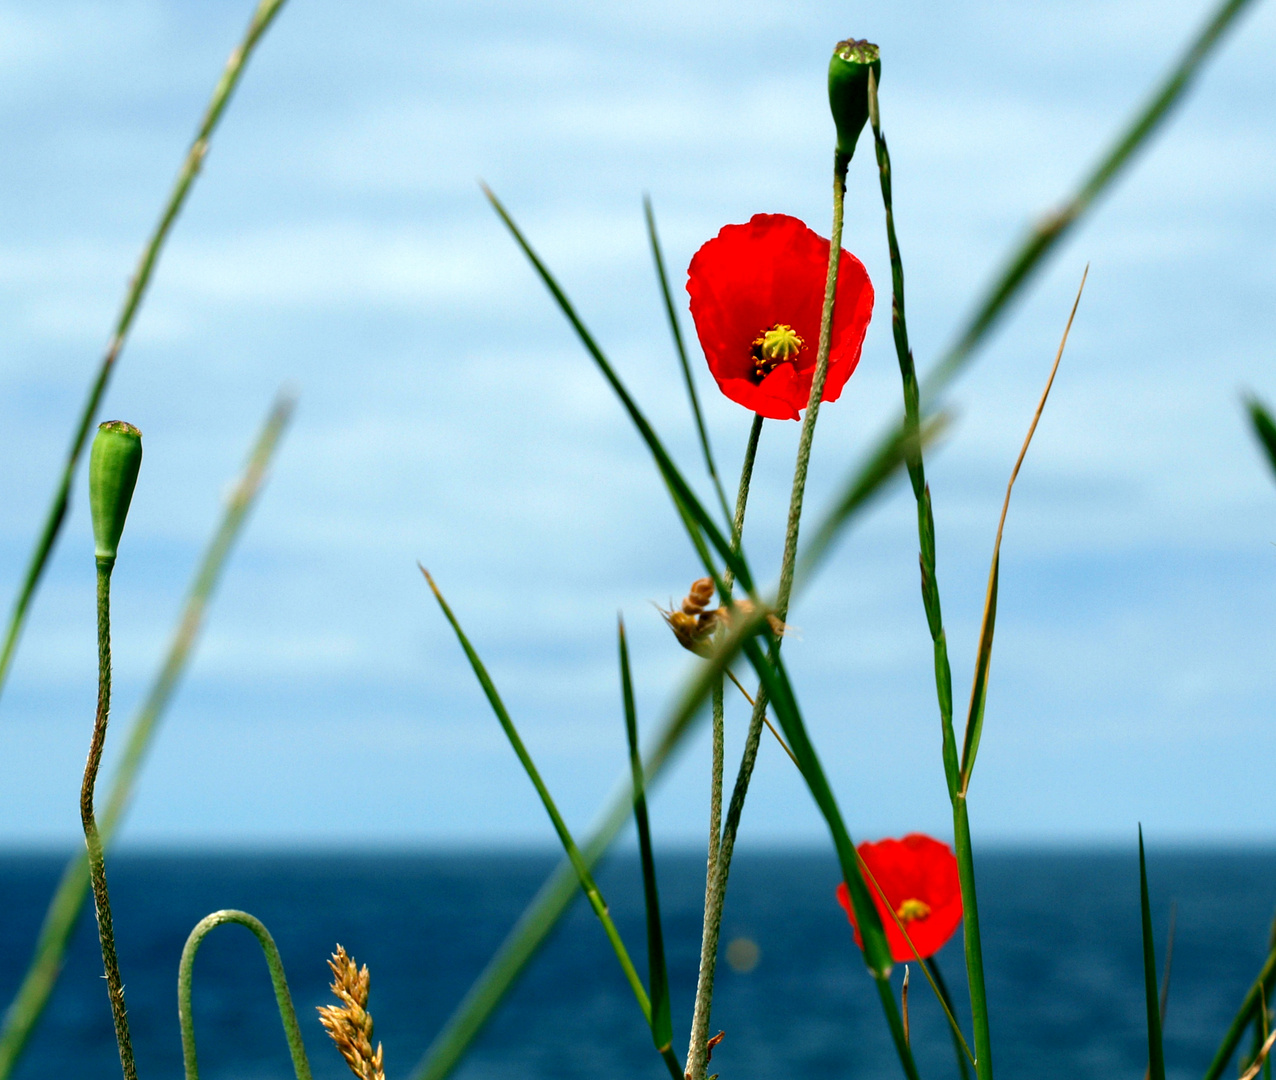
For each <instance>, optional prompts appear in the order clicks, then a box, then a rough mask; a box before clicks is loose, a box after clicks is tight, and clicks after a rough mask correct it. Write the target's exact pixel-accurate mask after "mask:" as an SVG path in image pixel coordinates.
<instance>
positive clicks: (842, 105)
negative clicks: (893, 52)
mask: <svg viewBox="0 0 1276 1080" xmlns="http://www.w3.org/2000/svg"><path fill="white" fill-rule="evenodd" d="M870 71H872V73H873V77H874V78H875V79H876V80H877V81H878V82H881V79H882V58H881V51H880V50H879V49H878V47H877V46H876V45H874V44H872V43H871V42H868V41H856V40H855V39H854V38H849V39H847V40H846V41H839V42H838V43H837V47H836V48H835V49H834V50H833V59H832V60H830V61H829V108H830V109H832V111H833V123H834V124H835V125H837V152H838V153H839V154H843V155H845V156H846V157H847V158H850V156H851V155H852V154H854V153H855V143H856V142H857V141H858V139H859V137H860V132H861V131H863V130H864V125H865V123H867V122H868V73H869V72H870Z"/></svg>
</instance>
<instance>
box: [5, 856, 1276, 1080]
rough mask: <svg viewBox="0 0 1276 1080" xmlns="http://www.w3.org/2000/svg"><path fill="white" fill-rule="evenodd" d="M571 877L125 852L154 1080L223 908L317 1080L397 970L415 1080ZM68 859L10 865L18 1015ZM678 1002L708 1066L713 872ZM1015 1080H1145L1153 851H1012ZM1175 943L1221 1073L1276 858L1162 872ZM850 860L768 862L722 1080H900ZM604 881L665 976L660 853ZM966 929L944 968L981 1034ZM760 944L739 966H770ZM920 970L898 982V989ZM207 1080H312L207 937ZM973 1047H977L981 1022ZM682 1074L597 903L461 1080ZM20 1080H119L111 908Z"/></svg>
mask: <svg viewBox="0 0 1276 1080" xmlns="http://www.w3.org/2000/svg"><path fill="white" fill-rule="evenodd" d="M553 863H554V859H553V856H552V855H550V854H496V853H486V854H473V855H467V854H353V853H349V852H332V853H325V854H310V855H279V854H261V855H243V854H172V855H153V854H147V855H142V854H120V855H117V856H114V857H112V858H110V860H109V864H108V872H109V875H110V881H111V889H112V898H113V907H114V911H115V925H116V932H117V937H118V943H119V953H120V965H121V968H122V971H123V973H124V979H125V984H126V993H127V997H128V1004H129V1013H130V1020H131V1023H132V1030H133V1036H134V1041H135V1046H136V1051H137V1060H138V1070H139V1073H140V1075H141V1077H142V1078H143V1080H151V1078H155V1080H160V1078H164V1080H170V1078H173V1080H175V1078H177V1077H180V1076H181V1075H182V1062H181V1049H180V1041H179V1037H178V1027H177V1006H176V975H177V965H178V957H179V955H180V953H181V948H182V944H183V942H184V940H185V938H186V935H187V933H188V931H189V930H190V928H191V926H192V925H193V924H194V923H195V922H196V921H197V920H198V919H199V918H201V917H202V916H203V915H205V914H207V913H208V912H209V911H212V910H215V909H217V908H223V907H238V908H243V909H245V910H248V911H250V912H253V913H254V914H256V915H257V916H258V917H260V918H261V919H262V920H264V921H265V923H266V924H267V925H268V926H269V927H270V929H271V931H272V933H273V934H274V936H275V939H276V940H277V942H278V944H279V948H280V950H281V952H282V955H283V959H284V963H285V965H286V967H287V969H288V975H289V980H290V982H291V985H292V990H293V996H294V1000H295V1002H296V1005H297V1009H298V1013H299V1015H300V1016H301V1021H302V1024H303V1027H304V1028H305V1030H306V1039H307V1045H308V1047H309V1051H310V1056H311V1063H312V1066H313V1068H314V1072H315V1076H316V1080H323V1078H339V1077H343V1076H348V1075H349V1073H348V1072H346V1070H345V1066H344V1063H343V1062H342V1061H341V1059H340V1057H339V1056H338V1055H337V1054H336V1052H335V1051H334V1050H333V1049H332V1048H331V1047H330V1046H329V1045H327V1044H326V1041H325V1036H324V1034H323V1032H322V1030H321V1029H320V1027H319V1024H318V1022H317V1020H316V1019H315V1013H314V1009H315V1006H317V1005H320V1004H323V1003H324V1002H325V1001H327V1000H328V992H327V981H328V973H327V968H326V966H325V963H324V960H325V958H326V957H327V955H328V954H329V953H330V952H331V950H332V948H333V946H334V945H335V944H336V943H337V942H340V943H341V944H342V945H344V946H345V947H346V948H347V949H348V950H349V951H350V952H351V953H352V955H354V956H355V957H356V959H357V960H358V961H359V962H360V963H367V964H368V965H369V967H370V968H371V971H372V997H371V1004H370V1008H371V1012H372V1014H373V1016H374V1018H375V1020H376V1037H377V1038H378V1039H379V1040H382V1041H383V1042H384V1044H385V1060H386V1072H387V1075H388V1076H390V1077H391V1078H392V1080H395V1078H399V1077H404V1076H406V1075H407V1073H408V1072H409V1071H410V1069H411V1068H412V1067H413V1065H415V1064H416V1062H417V1061H418V1060H419V1058H420V1056H421V1054H422V1053H423V1052H424V1050H425V1049H426V1047H427V1046H428V1045H429V1043H430V1041H431V1039H432V1038H433V1037H434V1035H435V1034H436V1033H437V1032H438V1030H439V1028H440V1026H441V1025H442V1024H443V1023H444V1021H445V1020H446V1018H447V1017H448V1015H449V1013H450V1011H451V1010H452V1008H453V1007H454V1006H455V1004H456V1003H457V1001H458V1000H459V999H460V997H461V995H462V994H463V993H464V992H465V989H466V987H467V986H468V985H469V983H470V981H471V980H472V979H473V978H474V976H475V975H476V974H477V973H478V972H479V970H480V969H481V968H482V966H483V964H484V963H485V961H486V960H487V958H488V957H489V956H490V955H491V953H492V951H493V950H494V949H495V948H496V947H497V945H498V944H499V943H500V941H501V939H502V937H503V936H504V935H505V933H506V932H507V931H508V929H509V928H510V926H511V924H512V923H513V922H514V920H515V919H516V918H517V916H518V914H519V912H520V911H521V909H522V907H523V905H524V904H525V903H526V902H527V900H528V899H529V898H530V897H531V895H532V894H533V893H534V892H535V890H536V888H537V887H538V886H539V884H540V882H541V881H542V880H543V878H544V876H545V874H546V873H547V872H548V871H549V869H550V868H551V867H552V865H553ZM61 865H62V861H61V859H60V858H57V857H54V856H47V855H46V856H36V855H29V854H26V855H18V854H10V855H6V856H3V857H0V906H2V908H0V909H2V910H3V912H4V918H3V920H0V961H2V967H0V981H2V982H3V986H2V987H0V990H2V991H3V993H4V995H5V1000H8V999H9V997H11V995H12V992H13V989H14V987H15V986H16V985H17V982H18V980H19V978H20V976H21V973H22V970H23V969H24V967H25V965H26V962H27V959H28V957H29V955H30V952H31V947H32V944H33V942H34V939H35V935H36V931H37V928H38V925H39V921H40V918H41V916H42V913H43V910H44V905H45V903H46V902H47V898H48V896H49V894H50V892H51V891H52V889H53V887H54V884H55V882H56V880H57V876H58V874H59V872H60V869H61ZM658 869H659V875H660V886H661V900H662V904H663V907H664V914H665V926H666V941H667V947H668V953H669V963H670V970H671V979H672V987H673V1005H674V1017H675V1026H676V1031H677V1035H676V1041H675V1047H676V1048H677V1049H679V1052H680V1053H681V1052H683V1051H684V1050H685V1045H686V1041H685V1040H686V1029H687V1021H688V1017H689V1014H690V1011H691V1003H692V994H693V988H694V983H695V971H696V964H697V959H698V948H699V946H698V941H699V930H700V912H701V907H702V903H703V892H704V874H703V859H702V857H701V856H699V855H692V854H680V855H674V856H669V857H665V858H663V859H661V860H660V861H659V864H658ZM977 871H978V874H979V883H980V907H981V919H982V922H983V926H984V943H985V944H984V949H985V962H986V966H987V970H988V973H989V980H990V985H989V992H990V996H991V1010H992V1024H993V1027H992V1034H993V1042H994V1066H995V1068H996V1070H997V1073H998V1074H999V1075H1000V1076H1004V1077H1010V1076H1014V1077H1024V1076H1032V1077H1034V1078H1042V1077H1060V1078H1062V1077H1068V1078H1076V1077H1089V1076H1093V1077H1099V1076H1103V1077H1123V1078H1128V1080H1138V1078H1139V1077H1140V1076H1141V1075H1142V1073H1143V1070H1144V1068H1145V1066H1146V1061H1147V1043H1146V1035H1145V1028H1144V1015H1145V1014H1144V998H1143V983H1142V969H1141V952H1140V938H1139V906H1138V868H1137V859H1136V856H1135V854H1134V851H1133V848H1132V849H1131V851H1129V852H1121V853H1115V852H1113V851H1111V850H1105V851H1082V850H1066V851H1065V850H1037V851H995V852H988V853H984V854H982V855H980V856H979V857H978V861H977ZM1149 879H1150V884H1151V893H1152V903H1153V909H1154V913H1155V915H1154V918H1155V921H1156V923H1157V924H1158V930H1157V947H1158V956H1159V958H1160V961H1161V963H1162V964H1163V963H1164V955H1165V933H1166V930H1165V927H1166V923H1167V920H1168V913H1169V909H1170V905H1171V903H1172V902H1173V903H1174V904H1175V906H1176V911H1177V933H1176V936H1175V941H1174V952H1173V966H1172V981H1171V989H1170V997H1169V1008H1168V1014H1167V1017H1166V1025H1165V1043H1166V1056H1167V1059H1168V1066H1169V1073H1170V1075H1171V1076H1173V1077H1176V1078H1178V1077H1199V1076H1200V1075H1201V1073H1202V1072H1203V1070H1204V1068H1205V1067H1206V1065H1207V1064H1208V1062H1209V1060H1210V1058H1211V1057H1212V1054H1213V1050H1214V1048H1215V1046H1216V1045H1217V1043H1218V1040H1219V1038H1220V1036H1221V1034H1222V1032H1223V1030H1224V1028H1225V1027H1226V1025H1227V1023H1228V1021H1229V1020H1230V1018H1231V1016H1232V1014H1233V1013H1234V1012H1235V1010H1236V1007H1237V1005H1238V1004H1239V1002H1240V999H1241V997H1242V996H1243V994H1244V992H1245V990H1246V988H1247V986H1248V984H1249V983H1250V982H1251V981H1252V979H1253V978H1254V975H1255V973H1256V972H1257V970H1258V968H1259V966H1260V964H1261V963H1262V960H1263V957H1264V954H1265V951H1266V942H1267V938H1268V931H1269V926H1270V924H1271V920H1272V915H1273V907H1274V906H1276V851H1273V850H1270V849H1255V850H1234V851H1225V852H1218V851H1210V852H1204V851H1194V850H1179V851H1173V850H1165V851H1155V850H1154V851H1152V852H1150V853H1149ZM837 881H838V872H837V867H836V865H835V863H834V861H833V859H832V858H831V856H829V855H825V854H815V853H795V854H778V853H777V854H762V853H743V854H741V855H740V856H739V857H738V858H737V860H736V863H735V866H734V869H733V873H732V878H731V890H730V894H729V896H728V903H727V912H726V919H725V923H724V927H723V943H724V948H725V946H726V944H727V943H729V942H732V941H737V942H739V941H747V942H752V943H753V944H754V945H755V946H756V963H755V964H754V965H753V966H752V967H751V968H748V965H738V966H739V967H741V970H735V969H733V968H732V967H731V966H730V965H728V964H726V963H722V964H720V967H719V971H720V975H719V982H718V994H717V997H716V1001H715V1008H714V1014H713V1029H714V1030H715V1031H716V1030H719V1029H721V1030H723V1031H725V1033H726V1036H725V1038H724V1040H723V1042H722V1043H721V1045H720V1046H719V1047H718V1048H717V1050H716V1051H715V1053H714V1057H713V1069H714V1070H715V1071H718V1072H719V1073H720V1074H721V1076H722V1077H723V1080H737V1078H738V1080H754V1078H757V1080H761V1078H763V1077H766V1078H770V1080H774V1078H776V1077H782V1076H819V1077H823V1078H836V1077H879V1076H880V1077H893V1076H898V1075H899V1069H898V1065H897V1063H896V1062H895V1059H894V1057H893V1053H892V1050H891V1048H890V1045H889V1042H888V1039H887V1037H886V1035H885V1031H884V1026H883V1024H882V1022H881V1014H880V1008H879V1005H878V1002H877V999H876V995H875V993H874V991H873V986H872V984H871V982H870V981H869V979H868V978H867V976H866V975H865V973H864V968H863V965H862V963H861V961H860V959H859V954H858V951H857V950H856V948H855V946H854V943H853V941H852V938H851V935H850V933H849V931H848V927H847V924H846V920H845V917H844V916H843V914H842V912H841V910H840V909H839V908H838V906H837V904H836V903H835V901H834V896H833V894H834V887H835V885H836V883H837ZM599 883H600V886H601V888H602V891H603V893H604V895H605V896H606V898H607V900H608V902H609V904H610V906H611V909H612V911H613V913H614V915H615V917H616V921H617V923H618V925H619V927H620V929H621V932H622V933H623V934H624V936H625V938H626V940H627V941H628V942H629V945H630V950H631V952H632V953H633V954H634V955H635V958H636V959H637V960H638V961H639V967H640V969H641V970H645V944H644V929H643V915H642V899H641V886H640V876H639V869H638V865H637V861H636V858H634V857H631V856H625V855H618V856H614V857H612V858H611V859H610V860H609V861H608V862H607V863H605V864H604V866H603V867H602V869H601V873H600V878H599ZM959 939H960V935H958V938H957V939H955V940H954V942H953V943H950V944H949V946H948V947H947V948H946V949H945V950H944V952H943V953H941V955H940V958H939V959H940V963H941V967H942V970H943V972H944V973H945V975H946V977H947V980H948V982H949V984H950V986H951V987H952V988H953V991H954V994H955V995H956V997H957V999H958V1013H959V1015H962V1016H963V1017H968V1015H969V1014H968V1012H967V1011H966V1008H965V997H964V994H963V992H962V990H961V985H962V983H963V965H962V958H961V952H960V943H959ZM751 951H752V950H750V949H749V948H748V947H747V946H737V954H742V955H743V956H744V957H745V958H746V959H748V958H749V956H748V954H749V953H750V952H751ZM900 975H902V971H897V973H896V982H897V983H898V979H899V976H900ZM194 1002H195V1017H196V1030H197V1035H198V1039H199V1052H200V1063H201V1074H202V1076H203V1077H204V1080H220V1078H229V1077H236V1078H240V1080H254V1078H261V1080H266V1078H272V1080H273V1078H279V1080H285V1078H287V1077H289V1076H291V1075H292V1073H291V1068H290V1064H289V1058H288V1053H287V1049H286V1046H285V1043H284V1038H283V1035H282V1032H281V1029H280V1027H279V1022H278V1016H277V1013H276V1010H275V1005H274V999H273V997H272V994H271V990H270V983H269V980H268V978H267V974H266V969H265V965H264V963H263V962H262V960H261V957H260V954H259V952H258V951H257V948H256V944H255V942H254V941H253V939H252V938H251V936H250V935H249V934H248V932H247V931H246V930H243V929H242V928H240V927H235V926H230V927H224V928H221V929H219V930H217V931H215V932H214V933H213V934H212V935H211V936H210V937H209V938H208V939H207V940H206V942H205V944H204V946H203V949H202V950H201V952H200V954H199V958H198V961H197V963H196V965H195V995H194ZM911 1015H912V1039H913V1045H914V1049H915V1050H916V1052H917V1055H918V1059H919V1064H920V1069H921V1072H922V1075H923V1077H925V1078H927V1080H931V1078H940V1077H943V1078H952V1077H955V1076H956V1066H955V1062H954V1058H953V1051H952V1045H951V1042H950V1041H949V1036H948V1032H947V1029H946V1027H945V1026H944V1023H943V1019H942V1017H941V1015H940V1013H939V1011H938V1009H937V1007H936V1006H935V1004H934V1002H933V1000H932V999H931V998H930V995H929V992H928V990H927V988H926V987H925V984H924V983H922V982H921V981H920V980H917V979H914V980H913V981H912V983H911ZM966 1026H967V1031H969V1027H968V1024H967V1025H966ZM456 1075H457V1076H458V1077H460V1078H463V1080H478V1078H486V1077H519V1078H522V1080H533V1078H539V1077H544V1078H547V1080H548V1078H551V1077H553V1078H556V1080H568V1078H575V1077H580V1078H585V1077H589V1078H591V1080H594V1078H598V1077H604V1076H605V1077H609V1078H619V1080H628V1078H631V1077H632V1078H634V1080H638V1078H648V1080H660V1078H661V1077H664V1076H667V1073H666V1072H665V1070H664V1066H663V1064H662V1063H661V1061H660V1059H659V1058H658V1057H657V1056H656V1054H655V1053H654V1051H653V1049H652V1047H651V1042H650V1037H649V1035H648V1034H647V1032H646V1029H645V1028H644V1026H643V1023H642V1020H641V1016H640V1014H639V1012H638V1010H637V1007H636V1005H635V1003H634V1001H633V998H632V996H631V995H630V992H629V989H628V986H627V984H626V983H625V982H624V980H623V978H622V977H621V975H620V972H619V969H618V967H617V965H616V963H615V960H614V958H613V956H612V954H611V952H610V950H609V948H608V946H607V944H606V941H605V939H604V937H603V935H602V932H601V930H600V928H599V927H598V925H597V923H596V921H595V920H594V918H593V916H592V914H591V913H590V912H589V910H588V908H587V907H586V906H585V905H584V904H583V903H578V904H577V905H576V907H575V908H574V909H573V911H572V912H571V914H570V916H569V917H568V918H567V919H566V920H565V921H564V922H563V924H562V925H561V926H560V928H559V929H558V931H557V932H556V934H555V935H554V936H553V937H552V938H551V939H550V941H549V943H548V944H547V946H546V947H545V949H544V950H543V951H542V952H541V954H540V955H539V956H538V957H537V959H536V960H535V961H534V963H533V964H532V965H531V966H530V968H529V969H528V970H527V972H526V973H525V975H524V977H523V979H522V981H521V982H520V983H519V984H518V986H517V987H516V988H515V990H514V992H513V993H512V994H511V995H510V997H509V998H508V1000H507V1001H506V1002H505V1003H504V1004H503V1006H502V1007H501V1009H500V1010H499V1012H498V1013H497V1014H496V1015H495V1017H494V1018H493V1020H492V1021H491V1023H490V1024H489V1025H488V1027H487V1028H486V1030H485V1031H484V1032H483V1034H482V1035H481V1036H480V1038H479V1039H478V1040H477V1042H476V1043H475V1045H474V1047H473V1049H472V1051H471V1052H470V1054H469V1055H468V1057H467V1058H466V1059H465V1061H464V1063H463V1064H462V1066H461V1067H460V1069H459V1070H458V1073H457V1074H456ZM17 1076H18V1077H21V1078H35V1077H48V1076H58V1077H76V1078H77V1080H97V1078H102V1080H107V1078H113V1077H118V1076H119V1062H118V1058H117V1055H116V1050H115V1045H114V1040H113V1036H112V1028H111V1018H110V1013H109V1009H108V1006H107V1000H106V992H105V986H104V983H103V980H102V968H101V959H100V956H99V954H98V947H97V940H96V931H95V927H94V924H93V918H92V915H91V913H90V912H86V916H85V917H84V918H82V919H81V922H80V925H79V927H78V930H77V933H76V936H75V939H74V946H73V948H72V950H71V953H70V956H69V958H68V961H67V964H66V967H65V970H64V971H63V974H62V979H61V982H60V984H59V986H58V988H57V991H56V993H55V995H54V998H53V1000H52V1003H51V1005H50V1007H49V1009H48V1011H47V1013H46V1014H45V1017H44V1019H43V1021H42V1023H41V1025H40V1027H39V1029H38V1030H37V1032H36V1033H35V1036H34V1038H33V1039H32V1042H31V1044H30V1045H29V1047H28V1050H27V1053H26V1057H25V1058H24V1060H23V1062H22V1064H21V1066H20V1067H19V1069H18V1072H17Z"/></svg>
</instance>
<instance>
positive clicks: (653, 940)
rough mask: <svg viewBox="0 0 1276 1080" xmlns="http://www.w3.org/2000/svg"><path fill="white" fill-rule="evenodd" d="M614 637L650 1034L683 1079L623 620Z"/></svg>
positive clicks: (679, 1079)
mask: <svg viewBox="0 0 1276 1080" xmlns="http://www.w3.org/2000/svg"><path fill="white" fill-rule="evenodd" d="M617 639H618V645H619V651H620V686H621V698H622V700H623V704H624V709H625V738H626V741H627V742H628V744H629V769H630V774H631V776H632V778H633V785H634V824H635V826H636V828H637V832H638V852H639V856H640V858H641V861H642V885H643V901H644V905H645V907H646V913H647V981H648V984H649V985H650V987H651V1038H652V1041H653V1042H654V1043H655V1044H656V1050H657V1051H658V1052H659V1054H660V1056H661V1058H663V1059H664V1062H665V1065H666V1066H668V1068H669V1073H670V1075H671V1076H672V1077H673V1080H683V1070H682V1065H681V1064H680V1063H679V1061H678V1055H677V1054H675V1053H674V1051H673V1018H672V1011H671V1007H670V1002H669V975H668V967H667V965H666V963H665V944H664V928H663V927H662V925H661V922H660V891H659V889H658V888H657V886H656V860H655V856H654V855H653V854H652V850H651V824H650V822H649V821H648V819H647V794H646V787H647V784H646V781H645V780H644V778H643V774H642V753H641V751H640V750H639V749H638V710H637V708H636V707H635V705H634V684H633V679H632V677H631V675H630V671H629V646H628V644H627V643H626V641H625V621H624V619H621V620H619V623H618V627H617Z"/></svg>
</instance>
